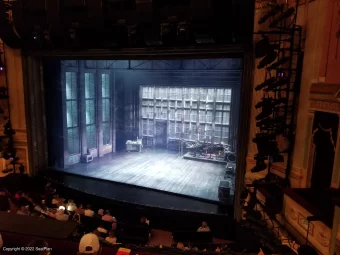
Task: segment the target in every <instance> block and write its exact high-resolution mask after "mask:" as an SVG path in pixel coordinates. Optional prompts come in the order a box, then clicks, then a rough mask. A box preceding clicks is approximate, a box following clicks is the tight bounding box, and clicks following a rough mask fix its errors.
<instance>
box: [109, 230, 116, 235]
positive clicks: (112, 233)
mask: <svg viewBox="0 0 340 255" xmlns="http://www.w3.org/2000/svg"><path fill="white" fill-rule="evenodd" d="M109 236H110V237H115V231H114V230H113V229H111V230H110V232H109Z"/></svg>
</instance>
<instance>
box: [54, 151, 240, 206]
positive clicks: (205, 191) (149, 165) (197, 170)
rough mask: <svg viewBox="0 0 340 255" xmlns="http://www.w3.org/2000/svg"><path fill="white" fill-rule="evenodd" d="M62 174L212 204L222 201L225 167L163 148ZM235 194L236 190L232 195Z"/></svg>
mask: <svg viewBox="0 0 340 255" xmlns="http://www.w3.org/2000/svg"><path fill="white" fill-rule="evenodd" d="M58 170H59V169H58ZM60 170H61V171H64V172H67V173H72V174H77V175H82V176H87V177H92V178H98V179H103V180H108V181H113V182H118V183H125V184H130V185H135V186H140V187H145V188H149V189H154V190H160V191H165V192H171V193H175V194H181V195H185V196H190V197H196V198H201V199H205V200H210V201H219V199H218V187H219V182H220V180H223V177H224V173H225V165H222V164H216V163H210V162H202V161H195V160H188V159H183V158H181V157H179V155H178V153H174V152H170V151H167V150H159V149H145V150H143V152H141V153H139V152H117V153H112V154H108V155H105V156H104V157H102V158H96V159H94V160H93V161H92V162H91V163H88V164H85V163H79V164H76V165H73V166H71V167H69V168H67V169H60ZM233 193H234V192H233V191H232V194H233Z"/></svg>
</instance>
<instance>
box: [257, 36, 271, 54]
mask: <svg viewBox="0 0 340 255" xmlns="http://www.w3.org/2000/svg"><path fill="white" fill-rule="evenodd" d="M254 51H255V58H263V57H264V56H266V55H267V54H268V53H270V52H271V51H272V48H271V47H270V43H269V38H268V36H262V39H261V40H259V41H258V42H256V43H255V45H254Z"/></svg>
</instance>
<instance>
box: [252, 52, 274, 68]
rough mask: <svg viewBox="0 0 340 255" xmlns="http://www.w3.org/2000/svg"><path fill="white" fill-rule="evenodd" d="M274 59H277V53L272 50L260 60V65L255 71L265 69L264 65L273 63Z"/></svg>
mask: <svg viewBox="0 0 340 255" xmlns="http://www.w3.org/2000/svg"><path fill="white" fill-rule="evenodd" d="M276 58H277V52H276V51H274V50H272V51H271V52H269V53H268V54H267V55H266V56H265V57H264V58H263V59H261V61H260V63H259V64H258V66H257V69H261V68H263V67H265V66H266V65H269V64H270V63H272V62H274V61H275V59H276Z"/></svg>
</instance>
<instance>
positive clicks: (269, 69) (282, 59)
mask: <svg viewBox="0 0 340 255" xmlns="http://www.w3.org/2000/svg"><path fill="white" fill-rule="evenodd" d="M289 59H290V57H283V58H280V59H279V60H278V61H277V62H275V63H273V64H271V66H269V67H268V68H267V70H268V71H271V70H273V69H276V68H278V67H279V66H280V65H283V64H285V63H286V62H287V61H289Z"/></svg>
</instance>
